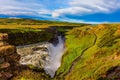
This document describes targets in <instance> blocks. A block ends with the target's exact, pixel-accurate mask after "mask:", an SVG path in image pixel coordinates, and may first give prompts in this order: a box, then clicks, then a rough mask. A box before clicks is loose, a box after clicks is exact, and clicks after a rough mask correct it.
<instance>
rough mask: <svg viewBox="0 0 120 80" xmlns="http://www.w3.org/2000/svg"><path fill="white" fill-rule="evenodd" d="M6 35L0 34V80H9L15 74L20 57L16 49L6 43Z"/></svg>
mask: <svg viewBox="0 0 120 80" xmlns="http://www.w3.org/2000/svg"><path fill="white" fill-rule="evenodd" d="M7 41H8V35H7V34H6V33H0V80H9V79H10V78H11V77H12V76H14V75H15V74H16V73H15V71H16V70H17V68H18V61H19V59H20V55H18V54H17V53H16V48H15V47H14V46H12V45H9V43H7Z"/></svg>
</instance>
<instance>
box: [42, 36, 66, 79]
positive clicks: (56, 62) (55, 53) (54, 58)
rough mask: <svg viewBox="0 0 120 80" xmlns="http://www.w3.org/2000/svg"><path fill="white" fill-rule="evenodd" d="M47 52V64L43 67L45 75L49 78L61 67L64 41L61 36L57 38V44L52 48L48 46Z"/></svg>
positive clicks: (51, 45)
mask: <svg viewBox="0 0 120 80" xmlns="http://www.w3.org/2000/svg"><path fill="white" fill-rule="evenodd" d="M48 50H49V55H50V56H49V62H48V63H47V64H46V65H45V66H44V70H45V71H46V73H47V74H50V76H51V77H54V74H55V72H56V70H57V69H58V68H59V67H60V65H61V58H62V55H63V53H64V40H63V39H62V37H61V36H58V44H57V45H56V46H54V45H53V44H50V46H49V47H48Z"/></svg>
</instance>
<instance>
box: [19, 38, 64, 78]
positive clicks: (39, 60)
mask: <svg viewBox="0 0 120 80" xmlns="http://www.w3.org/2000/svg"><path fill="white" fill-rule="evenodd" d="M58 41H59V42H58V44H57V45H56V46H54V45H53V44H52V43H48V42H47V43H38V44H32V45H27V46H18V47H17V52H18V54H20V55H21V59H20V63H21V64H23V65H33V66H35V67H38V68H44V70H45V72H46V73H47V74H49V75H50V76H51V77H54V74H55V72H56V70H57V69H58V68H59V66H60V65H61V58H62V55H63V53H64V50H65V48H64V40H63V39H62V37H61V36H58Z"/></svg>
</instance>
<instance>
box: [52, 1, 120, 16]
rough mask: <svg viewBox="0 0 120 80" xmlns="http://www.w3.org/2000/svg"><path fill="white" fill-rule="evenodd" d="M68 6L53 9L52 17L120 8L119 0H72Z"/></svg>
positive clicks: (111, 10) (103, 11)
mask: <svg viewBox="0 0 120 80" xmlns="http://www.w3.org/2000/svg"><path fill="white" fill-rule="evenodd" d="M68 4H69V7H67V8H63V9H57V10H54V11H53V13H52V17H54V18H55V17H60V16H64V15H67V14H70V15H78V16H80V15H86V14H94V13H110V12H113V11H115V10H117V9H120V0H109V1H108V0H72V1H70V2H69V3H68Z"/></svg>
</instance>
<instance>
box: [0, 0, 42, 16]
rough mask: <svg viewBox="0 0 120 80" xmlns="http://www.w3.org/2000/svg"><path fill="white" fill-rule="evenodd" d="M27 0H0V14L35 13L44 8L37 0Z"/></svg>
mask: <svg viewBox="0 0 120 80" xmlns="http://www.w3.org/2000/svg"><path fill="white" fill-rule="evenodd" d="M25 1H27V0H25ZM31 1H32V0H29V1H27V2H24V1H18V0H4V1H3V0H0V14H5V15H35V14H36V13H38V10H39V9H41V8H43V6H42V5H41V4H38V3H37V2H31Z"/></svg>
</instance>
